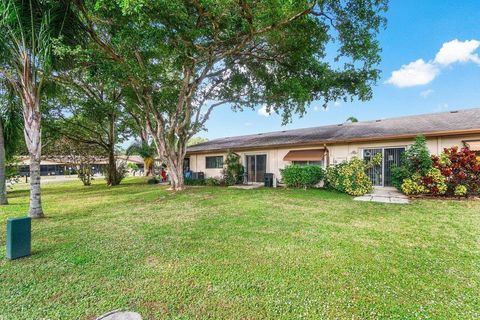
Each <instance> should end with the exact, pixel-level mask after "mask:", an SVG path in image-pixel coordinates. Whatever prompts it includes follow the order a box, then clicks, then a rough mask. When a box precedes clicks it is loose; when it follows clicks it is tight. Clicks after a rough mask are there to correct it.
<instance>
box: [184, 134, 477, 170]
mask: <svg viewBox="0 0 480 320" xmlns="http://www.w3.org/2000/svg"><path fill="white" fill-rule="evenodd" d="M479 139H480V135H464V136H452V137H430V138H427V146H428V148H429V150H430V153H432V154H440V153H441V152H442V151H443V148H449V147H452V146H459V147H463V142H462V141H464V140H479ZM413 141H414V140H413V139H402V140H384V141H375V142H361V143H359V142H355V143H346V144H333V145H327V148H328V151H329V157H330V164H336V163H341V162H342V161H345V160H350V159H351V158H352V157H354V156H357V157H359V158H361V157H362V152H363V149H367V148H380V147H383V148H385V147H402V146H405V147H408V146H409V145H411V144H412V143H413ZM320 148H323V145H317V146H308V147H296V148H295V147H290V148H270V149H262V150H251V151H237V154H239V155H240V156H241V161H242V164H243V165H245V159H246V155H255V154H265V155H267V172H269V173H273V174H274V175H275V177H277V178H278V179H280V178H281V176H280V169H283V168H284V167H285V166H287V165H289V164H290V162H289V161H283V158H284V157H285V155H286V154H287V153H288V152H289V151H291V150H308V149H320ZM226 155H227V153H226V152H225V153H209V154H194V155H190V156H189V157H190V168H191V170H193V171H195V172H199V171H202V172H204V173H205V176H206V177H221V176H222V169H206V166H205V157H207V156H224V158H225V157H226Z"/></svg>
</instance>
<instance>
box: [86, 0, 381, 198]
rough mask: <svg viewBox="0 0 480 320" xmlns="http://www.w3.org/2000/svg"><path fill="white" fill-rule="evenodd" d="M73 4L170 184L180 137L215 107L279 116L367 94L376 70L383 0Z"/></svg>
mask: <svg viewBox="0 0 480 320" xmlns="http://www.w3.org/2000/svg"><path fill="white" fill-rule="evenodd" d="M77 9H78V12H79V13H80V15H81V16H82V20H83V21H84V24H85V29H86V30H87V32H88V33H89V34H90V36H91V38H92V41H94V42H95V43H96V44H97V47H98V49H100V50H101V51H102V52H103V53H104V54H105V56H106V57H107V59H109V60H110V61H112V62H113V63H112V72H114V73H115V72H116V73H118V74H121V75H122V79H123V80H124V85H125V86H128V87H129V88H130V89H131V91H132V93H133V94H134V96H135V97H136V99H137V107H138V110H137V111H138V112H139V113H140V114H142V115H145V116H146V117H145V121H146V125H147V127H148V128H149V130H150V132H151V135H152V138H153V140H154V141H155V143H156V146H157V149H158V154H159V156H160V158H161V159H162V161H164V162H165V163H167V165H168V167H169V170H170V176H171V178H172V187H173V188H174V189H175V188H177V185H178V188H181V187H182V186H183V180H182V177H181V172H180V170H181V168H182V163H183V157H184V155H185V152H186V144H187V141H188V140H189V139H190V138H191V137H193V136H194V135H195V134H197V133H198V132H200V131H202V130H204V129H205V123H206V121H207V120H208V118H209V116H210V114H211V112H212V110H213V109H214V108H216V107H218V106H221V105H225V104H228V105H230V106H231V108H232V109H234V110H242V109H243V108H246V107H250V108H253V107H255V106H258V105H259V104H264V105H266V107H267V110H268V111H274V112H277V113H279V114H281V115H282V117H283V120H284V123H286V122H288V121H290V120H291V117H292V115H293V114H300V115H302V114H304V113H305V111H306V108H307V107H308V105H309V104H310V103H311V102H312V101H314V100H321V101H323V102H324V103H325V104H327V103H328V102H329V101H333V100H338V99H351V98H358V99H360V100H366V99H369V98H370V97H371V95H372V91H371V86H372V85H373V84H374V83H375V81H376V80H377V79H378V76H379V72H378V70H377V69H376V68H375V66H376V65H377V63H378V62H379V60H380V56H379V52H380V48H379V45H378V42H377V40H376V35H377V33H378V32H379V30H380V29H381V27H382V26H383V24H384V18H383V16H382V12H383V11H384V10H386V1H380V0H370V1H363V0H349V1H342V2H339V1H307V0H305V1H291V2H290V1H283V0H263V1H260V0H258V1H253V0H250V1H247V0H243V1H206V0H205V1H200V0H191V1H184V0H168V1H156V0H155V1H153V0H151V1H149V0H143V1H115V0H98V1H86V2H83V3H80V4H79V5H78V6H77ZM332 51H333V52H336V53H335V54H333V55H331V54H329V53H331V52H332Z"/></svg>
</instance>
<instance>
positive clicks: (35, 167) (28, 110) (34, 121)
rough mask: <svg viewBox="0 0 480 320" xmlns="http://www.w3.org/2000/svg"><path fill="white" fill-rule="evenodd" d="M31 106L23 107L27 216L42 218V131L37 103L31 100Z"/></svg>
mask: <svg viewBox="0 0 480 320" xmlns="http://www.w3.org/2000/svg"><path fill="white" fill-rule="evenodd" d="M30 101H31V104H32V105H27V106H25V107H24V110H23V114H24V121H25V128H24V134H25V143H26V144H27V148H28V153H29V155H30V209H29V213H28V214H29V216H30V217H32V218H43V216H44V215H43V209H42V200H41V190H40V160H41V155H42V131H41V114H40V111H39V110H40V106H39V105H37V104H38V103H39V101H35V100H34V99H31V100H30Z"/></svg>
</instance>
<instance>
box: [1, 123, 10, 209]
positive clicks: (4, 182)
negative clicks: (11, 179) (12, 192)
mask: <svg viewBox="0 0 480 320" xmlns="http://www.w3.org/2000/svg"><path fill="white" fill-rule="evenodd" d="M5 171H6V160H5V139H4V137H3V126H2V121H1V120H0V205H4V204H8V199H7V178H6V173H5Z"/></svg>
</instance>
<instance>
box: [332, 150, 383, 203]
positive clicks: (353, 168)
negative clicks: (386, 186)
mask: <svg viewBox="0 0 480 320" xmlns="http://www.w3.org/2000/svg"><path fill="white" fill-rule="evenodd" d="M380 161H381V158H380ZM367 167H368V164H365V162H364V161H362V160H360V159H358V158H353V159H352V160H350V161H348V162H342V163H340V164H338V165H336V166H330V167H328V169H327V184H328V186H329V187H331V188H333V189H335V190H338V191H340V192H345V193H347V194H349V195H352V196H361V195H364V194H365V193H369V192H371V191H372V189H373V186H372V181H371V180H370V178H369V177H368V176H367V174H366V173H365V171H366V169H367Z"/></svg>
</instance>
